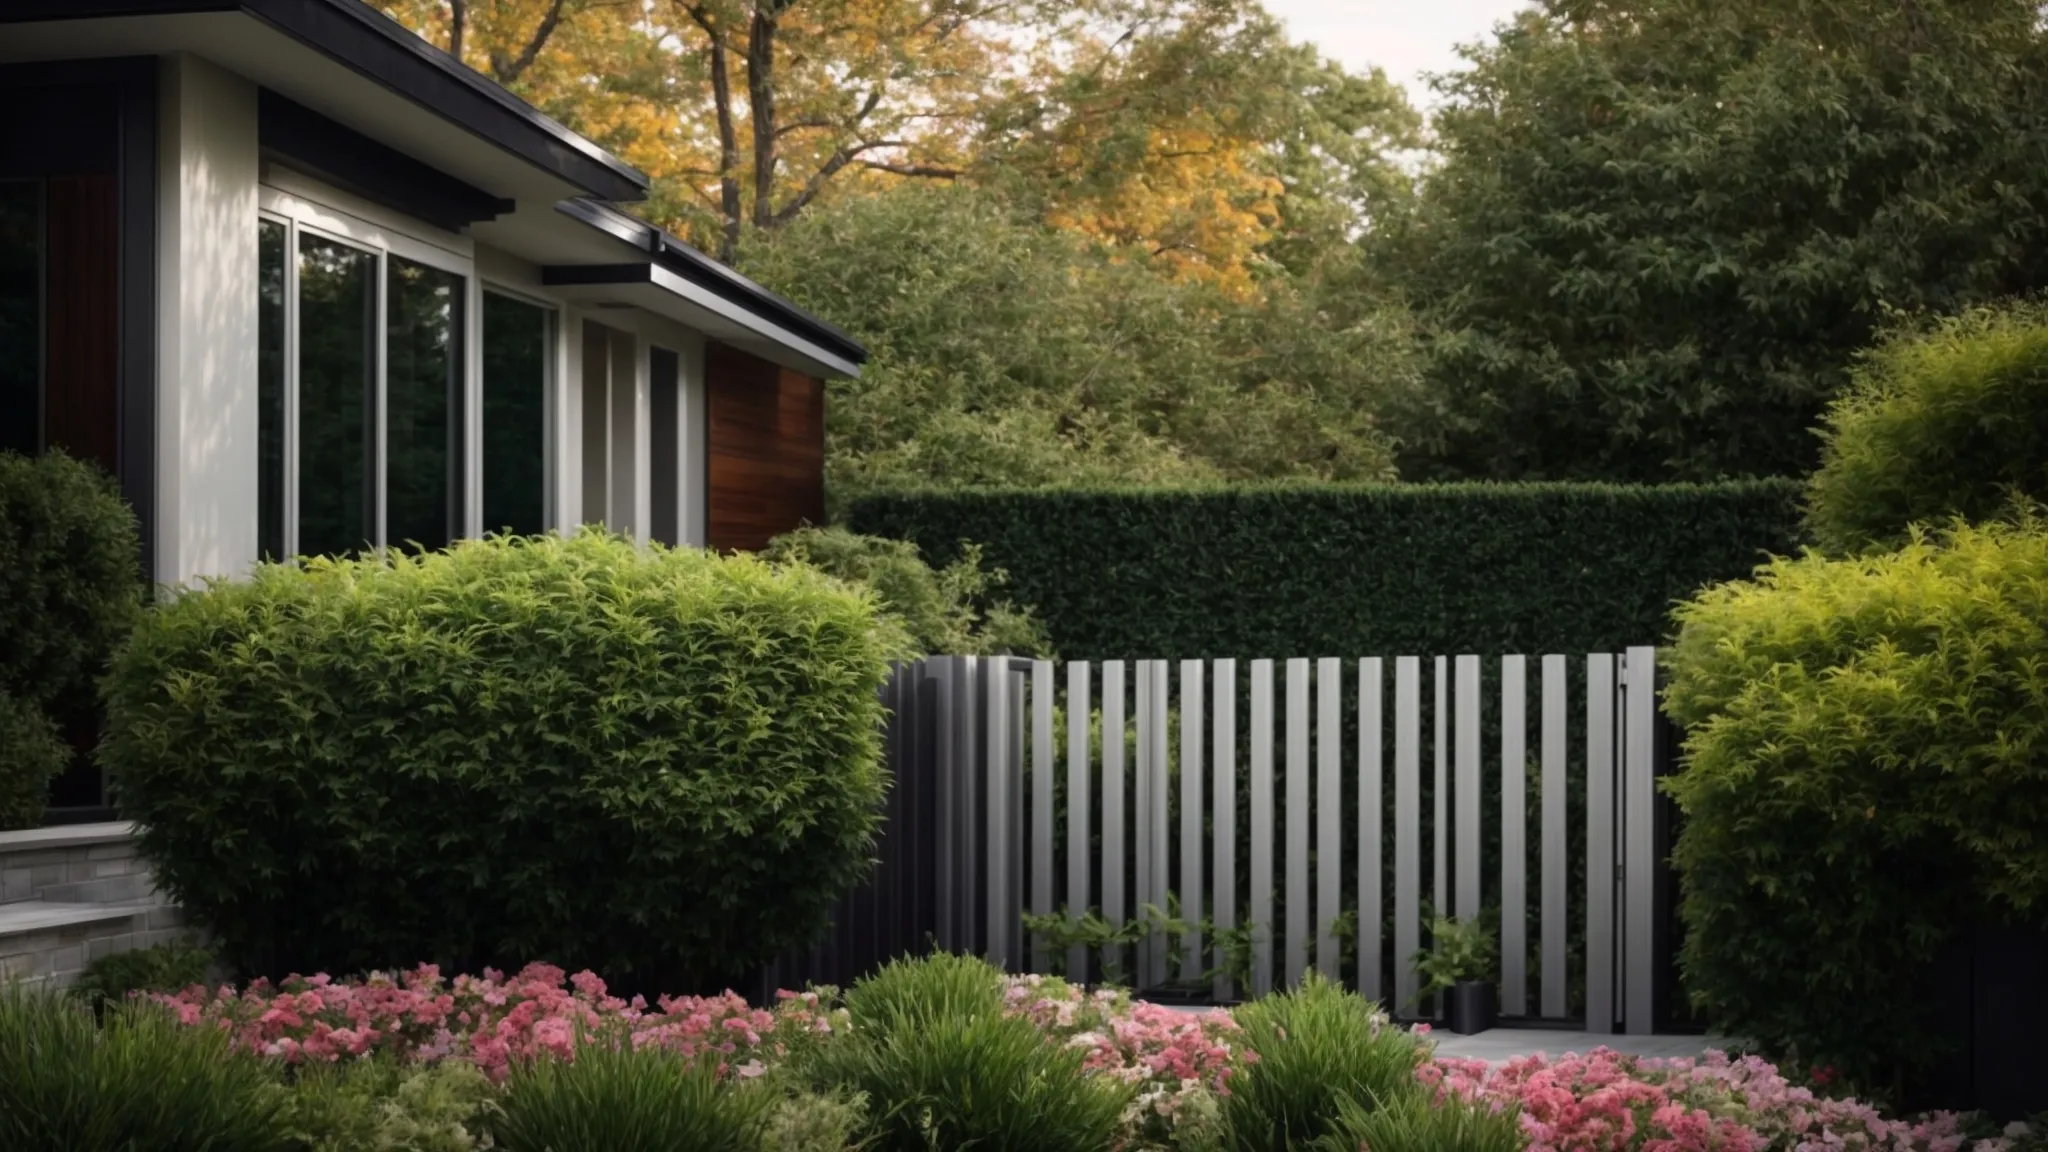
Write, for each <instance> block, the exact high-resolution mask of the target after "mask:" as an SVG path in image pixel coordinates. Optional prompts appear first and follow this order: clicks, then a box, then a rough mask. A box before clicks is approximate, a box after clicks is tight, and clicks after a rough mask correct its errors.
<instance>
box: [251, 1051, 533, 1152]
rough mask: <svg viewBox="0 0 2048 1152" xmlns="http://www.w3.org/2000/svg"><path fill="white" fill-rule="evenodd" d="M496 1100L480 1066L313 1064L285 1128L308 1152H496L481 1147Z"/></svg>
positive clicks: (302, 1070) (303, 1075)
mask: <svg viewBox="0 0 2048 1152" xmlns="http://www.w3.org/2000/svg"><path fill="white" fill-rule="evenodd" d="M497 1098H498V1092H497V1090H496V1088H495V1087H494V1086H493V1085H492V1084H491V1081H490V1080H489V1078H487V1077H486V1076H485V1075H484V1074H483V1072H482V1071H480V1070H479V1069H478V1068H477V1067H476V1066H475V1065H473V1064H466V1063H460V1062H455V1061H449V1062H446V1063H440V1064H415V1065H402V1064H400V1063H398V1062H397V1061H395V1060H390V1059H369V1060H352V1061H350V1062H348V1063H346V1064H306V1065H300V1066H299V1067H298V1068H297V1069H296V1070H295V1072H294V1081H293V1084H292V1089H291V1093H290V1095H289V1096H288V1097H287V1098H286V1102H285V1109H284V1114H283V1124H284V1129H285V1132H286V1133H287V1134H288V1135H289V1136H290V1138H291V1140H292V1143H293V1146H294V1147H296V1148H300V1149H304V1150H305V1152H472V1150H474V1149H478V1148H485V1147H489V1145H487V1144H484V1143H482V1140H483V1139H484V1134H485V1133H486V1132H487V1131H488V1128H487V1125H488V1123H489V1120H490V1118H491V1116H492V1115H493V1114H494V1113H495V1111H496V1108H497Z"/></svg>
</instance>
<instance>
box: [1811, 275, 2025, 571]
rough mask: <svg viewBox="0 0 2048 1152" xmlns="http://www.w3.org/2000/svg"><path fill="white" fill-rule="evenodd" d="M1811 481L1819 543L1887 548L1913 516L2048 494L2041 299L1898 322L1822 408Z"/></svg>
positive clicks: (1972, 514)
mask: <svg viewBox="0 0 2048 1152" xmlns="http://www.w3.org/2000/svg"><path fill="white" fill-rule="evenodd" d="M1824 435H1825V437H1826V441H1827V443H1826V447H1825V448H1824V449H1823V452H1822V461H1821V467H1820V469H1819V471H1817V472H1816V473H1815V474H1814V476H1813V478H1812V480H1811V482H1810V483H1809V485H1808V491H1807V512H1806V519H1807V526H1808V529H1809V530H1810V532H1811V533H1812V535H1813V538H1814V541H1815V543H1816V544H1817V545H1818V546H1819V547H1820V548H1821V549H1822V551H1825V552H1828V553H1830V554H1835V555H1853V554H1855V553H1859V552H1864V551H1867V550H1870V549H1884V548H1894V547H1897V546H1898V545H1900V544H1903V543H1904V542H1905V541H1906V539H1907V535H1908V533H1907V528H1908V526H1909V525H1912V524H1934V525H1938V524H1940V523H1943V522H1945V521H1947V520H1948V518H1949V517H1951V516H1962V517H1963V518H1964V519H1967V520H1970V521H1973V522H1974V521H1979V520H1983V519H1985V518H1988V517H1991V516H1995V515H1997V514H1999V513H2000V512H2002V511H2003V510H2004V508H2005V507H2006V505H2007V504H2008V502H2009V501H2010V500H2011V498H2012V497H2013V496H2014V495H2019V496H2024V497H2028V498H2034V499H2039V498H2042V497H2048V302H2025V303H2017V304H2009V305H2005V306H2002V307H1996V308H1980V309H1975V310H1972V311H1970V312H1966V313H1963V314H1962V315H1960V316H1955V317H1951V318H1948V319H1946V320H1942V321H1939V322H1937V323H1934V324H1932V325H1926V326H1921V327H1916V328H1908V329H1904V330H1901V331H1899V332H1897V333H1895V334H1894V335H1893V336H1891V337H1890V338H1889V339H1887V340H1885V341H1883V342H1882V343H1880V344H1879V345H1878V346H1877V347H1876V348H1874V349H1872V350H1871V351H1870V352H1869V353H1867V354H1866V355H1865V356H1864V358H1863V360H1862V362H1861V363H1860V364H1859V365H1858V366H1857V367H1856V369H1855V371H1854V373H1853V374H1852V380H1851V384H1850V386H1849V388H1848V389H1847V390H1846V391H1844V393H1843V394H1842V396H1841V397H1840V398H1839V399H1838V400H1836V401H1835V403H1834V405H1833V406H1832V407H1831V408H1830V410H1829V411H1828V413H1827V416H1826V427H1825V429H1824Z"/></svg>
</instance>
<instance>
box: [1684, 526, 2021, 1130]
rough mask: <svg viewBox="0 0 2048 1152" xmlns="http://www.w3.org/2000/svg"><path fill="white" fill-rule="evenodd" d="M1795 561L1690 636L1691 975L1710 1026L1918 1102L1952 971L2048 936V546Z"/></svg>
mask: <svg viewBox="0 0 2048 1152" xmlns="http://www.w3.org/2000/svg"><path fill="white" fill-rule="evenodd" d="M2044 527H2048V525H2044V524H2043V522H2042V521H2041V520H2040V519H2039V518H2038V516H2037V515H2036V514H2023V515H2022V516H2021V517H2020V519H2019V521H2018V522H2017V523H2012V524H2007V523H1992V524H1986V525H1981V526H1975V527H1972V526H1968V525H1962V524H1957V525H1954V526H1952V527H1951V528H1949V529H1948V530H1947V531H1945V532H1944V533H1943V534H1942V535H1940V536H1938V537H1928V536H1925V535H1919V536H1916V537H1915V538H1913V539H1912V540H1911V541H1910V542H1909V543H1908V544H1907V545H1906V546H1905V547H1904V548H1903V549H1901V550H1899V551H1897V552H1895V553H1887V554H1880V555H1873V556H1866V557H1861V558H1855V559H1841V560H1829V559H1824V558H1822V557H1820V556H1818V555H1811V554H1810V555H1807V556H1805V557H1803V558H1800V559H1780V560H1776V561H1773V562H1772V563H1771V564H1769V565H1767V566H1765V567H1764V568H1762V569H1760V570H1759V573H1758V578H1757V579H1756V580H1755V581H1754V582H1747V581H1745V582H1738V583H1732V584H1726V585H1722V586H1720V587H1717V588H1714V589H1710V590H1709V591H1707V592H1705V593H1703V594H1702V595H1700V596H1699V597H1698V598H1696V599H1695V600H1693V601H1691V602H1690V603H1688V604H1685V605H1683V606H1682V607H1681V608H1680V609H1679V610H1678V613H1677V620H1678V623H1679V625H1680V631H1679V635H1678V640H1677V642H1676V645H1675V646H1674V647H1673V648H1672V649H1671V650H1670V652H1669V654H1668V664H1669V668H1670V681H1669V685H1668V687H1667V689H1666V693H1665V708H1666V710H1667V712H1669V714H1670V715H1671V716H1672V717H1673V718H1674V719H1675V720H1677V721H1678V722H1679V723H1680V724H1681V725H1683V726H1684V727H1685V728H1686V730H1687V735H1686V741H1685V746H1684V754H1685V765H1684V768H1683V771H1682V772H1681V773H1680V774H1678V775H1677V776H1676V777H1675V778H1673V780H1672V781H1671V783H1670V785H1669V787H1670V790H1671V793H1672V794H1673V795H1674V796H1675V797H1676V798H1677V800H1678V802H1679V805H1680V806H1681V808H1682V809H1683V810H1684V813H1685V817H1686V819H1685V823H1684V826H1683V830H1682V832H1681V833H1680V836H1679V839H1678V842H1677V845H1676V849H1675V854H1674V859H1675V863H1676V865H1677V867H1678V868H1679V870H1680V873H1681V876H1682V879H1683V901H1682V905H1681V908H1682V914H1683V916H1684V919H1685V924H1686V929H1687V931H1686V934H1685V944H1684V951H1683V954H1682V964H1683V974H1684V980H1685V984H1686V986H1687V988H1688V989H1689V991H1690V993H1691V995H1692V997H1693V1000H1694V1002H1695V1004H1696V1006H1697V1007H1699V1008H1700V1009H1702V1010H1703V1012H1704V1014H1705V1016H1706V1018H1707V1022H1708V1023H1709V1024H1710V1025H1711V1026H1712V1027H1714V1028H1715V1029H1716V1030H1719V1031H1721V1032H1722V1033H1723V1034H1725V1035H1739V1036H1745V1037H1748V1038H1750V1039H1753V1040H1755V1041H1757V1042H1759V1043H1760V1044H1762V1045H1763V1046H1764V1047H1765V1048H1766V1050H1768V1051H1775V1052H1779V1053H1788V1052H1789V1053H1794V1054H1796V1055H1798V1056H1799V1057H1800V1058H1801V1060H1802V1061H1803V1062H1806V1063H1810V1064H1819V1063H1831V1064H1834V1065H1835V1066H1837V1067H1838V1068H1840V1069H1841V1070H1842V1071H1843V1072H1844V1073H1846V1074H1848V1075H1849V1076H1851V1077H1852V1078H1853V1079H1856V1080H1861V1081H1864V1082H1871V1081H1876V1082H1881V1083H1888V1084H1891V1085H1893V1086H1894V1089H1895V1090H1896V1089H1897V1088H1899V1087H1901V1086H1906V1087H1910V1081H1911V1079H1912V1077H1913V1076H1914V1075H1915V1073H1916V1072H1917V1071H1918V1070H1920V1069H1923V1068H1926V1067H1928V1066H1929V1065H1930V1063H1931V1062H1933V1061H1936V1060H1941V1059H1944V1058H1946V1056H1947V1055H1948V1054H1946V1053H1944V1052H1942V1051H1941V1050H1940V1045H1939V1044H1938V1043H1937V1042H1936V1039H1935V1037H1936V1033H1934V1032H1932V1031H1931V1028H1932V1027H1933V1026H1934V1024H1935V1021H1934V1020H1933V1019H1932V1017H1931V1010H1930V1004H1931V1003H1932V999H1933V998H1932V996H1931V995H1930V993H1931V992H1932V990H1933V989H1932V975H1931V972H1932V970H1931V968H1930V965H1931V964H1933V962H1934V960H1935V958H1936V956H1937V954H1938V952H1939V951H1940V949H1941V948H1942V947H1943V945H1944V944H1945V943H1946V942H1948V941H1951V940H1953V939H1956V938H1957V937H1958V935H1959V934H1960V933H1961V932H1962V931H1963V930H1965V929H1967V928H1968V927H1970V926H1971V925H1972V924H1973V922H1990V921H1994V920H1998V919H2009V918H2017V919H2018V920H2019V921H2020V922H2022V923H2024V922H2026V921H2029V920H2031V921H2032V922H2035V923H2039V922H2043V921H2048V908H2044V898H2048V668H2044V665H2043V653H2044V652H2048V531H2044Z"/></svg>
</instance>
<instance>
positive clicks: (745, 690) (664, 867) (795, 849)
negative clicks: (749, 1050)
mask: <svg viewBox="0 0 2048 1152" xmlns="http://www.w3.org/2000/svg"><path fill="white" fill-rule="evenodd" d="M875 619H876V618H875V612H874V607H873V604H872V602H871V601H870V600H869V599H868V598H867V597H866V596H864V595H862V594H860V593H857V592H853V591H849V590H847V589H846V588H844V587H843V586H840V585H837V584H835V583H834V582H832V581H830V580H828V579H827V578H825V577H823V576H821V575H819V574H818V573H815V572H811V571H808V570H804V569H798V568H790V569H781V570H778V569H776V568H773V567H771V566H770V565H768V564H766V563H763V562H761V561H759V560H756V559H753V558H749V557H720V556H716V555H713V554H709V553H704V552H699V551H696V550H669V549H665V548H660V547H654V548H646V549H642V548H638V547H635V546H634V545H633V544H632V543H631V542H629V541H627V540H624V539H621V538H616V537H611V536H606V535H603V534H601V533H594V532H586V533H582V534H579V535H577V536H575V537H572V538H567V539H565V538H561V537H542V538H534V539H525V538H521V539H498V538H493V539H487V540H474V541H464V542H462V543H459V544H457V545H455V546H454V547H453V548H450V549H449V550H448V551H446V552H444V553H436V554H431V555H425V556H392V557H391V558H389V559H388V560H379V559H375V558H370V559H363V560H356V561H335V560H313V561H308V562H307V563H306V566H305V567H304V568H300V567H296V566H288V565H276V566H268V565H267V566H263V567H260V568H259V569H258V570H257V571H256V573H255V574H254V576H253V578H252V579H250V580H248V581H246V582H241V583H227V582H216V583H212V584H209V585H208V586H207V587H205V588H203V589H199V590H195V591H191V592H188V593H187V594H185V595H183V596H180V597H179V598H177V599H176V600H175V601H173V602H171V603H169V604H167V605H165V606H164V607H162V608H160V609H159V610H158V611H156V612H154V613H152V614H151V615H150V616H149V618H148V619H147V620H146V621H145V622H144V624H143V626H142V627H141V628H140V629H139V630H138V631H137V633H136V637H135V640H134V642H133V643H132V644H130V645H129V647H128V648H127V649H125V650H124V652H123V654H122V655H121V657H120V659H119V660H118V661H117V662H116V664H115V667H114V670H113V672H112V674H111V675H110V677H109V681H108V690H107V692H108V712H109V715H108V720H109V734H108V737H107V739H106V741H105V742H104V743H103V745H102V749H101V751H102V755H103V757H104V759H105V762H106V763H107V764H108V766H109V768H110V769H111V770H112V771H113V773H114V774H115V778H116V781H117V782H118V784H119V787H120V788H121V794H122V802H123V805H124V808H125V810H126V811H127V812H128V814H129V815H131V816H133V817H134V818H135V819H136V820H137V821H138V822H139V823H140V824H141V825H142V827H143V831H142V833H141V844H142V848H143V850H144V852H145V853H146V854H147V855H148V856H149V857H150V859H151V860H152V862H153V863H154V864H155V866H156V869H157V877H158V880H159V882H160V883H161V884H162V885H163V886H164V887H165V888H166V889H167V890H168V891H169V892H170V893H172V894H173V895H174V896H175V897H176V898H177V900H178V901H179V902H180V903H181V904H182V905H183V906H184V907H185V908H186V910H187V911H189V912H190V913H192V914H193V915H194V916H195V917H196V918H197V919H198V920H199V921H201V922H202V923H204V924H205V925H207V926H208V927H209V928H210V929H212V931H213V933H214V937H215V940H216V941H217V947H218V948H219V949H220V950H221V952H222V954H223V956H224V958H226V959H228V960H230V961H231V962H233V963H235V964H237V965H239V966H241V967H242V968H243V969H244V970H255V971H264V972H279V971H293V970H296V971H314V970H322V969H324V970H333V971H360V970H364V969H371V968H393V967H397V966H398V965H400V964H411V963H415V962H417V961H418V960H419V959H420V958H422V957H426V958H430V959H433V960H436V961H439V962H441V963H443V964H444V965H445V966H447V967H449V968H451V969H455V968H468V969H470V970H474V969H475V968H478V967H481V966H483V965H485V964H489V963H493V962H497V963H499V964H500V965H502V966H506V967H509V966H510V965H509V964H507V963H505V962H506V961H507V960H509V959H513V958H517V959H519V960H522V961H523V960H524V959H525V958H526V957H529V956H543V957H546V958H548V959H550V960H553V961H556V962H558V963H561V964H564V965H565V966H569V967H590V968H595V969H598V970H600V971H604V972H606V973H607V974H608V975H612V976H613V977H614V978H615V979H616V978H620V977H622V976H624V975H625V974H628V973H630V974H631V975H632V978H633V979H635V980H636V981H638V982H639V983H640V984H641V985H642V986H644V987H649V988H650V989H659V990H667V991H684V990H690V989H693V988H698V987H702V986H704V985H705V984H707V983H712V982H715V981H720V980H724V979H728V978H731V977H732V976H735V975H737V974H739V973H741V972H743V971H744V970H745V969H747V968H748V967H750V966H752V965H754V964H757V963H760V962H762V961H764V960H766V959H767V958H768V957H770V956H772V955H774V954H775V953H777V952H779V951H781V950H782V949H784V948H788V947H794V946H800V945H805V944H808V943H809V942H810V941H811V940H812V938H813V937H814V936H815V935H816V934H817V932H818V931H819V930H820V928H821V927H822V926H823V925H824V923H825V918H826V916H827V914H828V911H829V909H830V907H831V905H832V903H833V902H834V901H835V900H836V899H837V898H838V897H839V895H840V894H841V893H843V892H844V891H846V890H847V889H848V888H849V887H850V886H851V885H853V884H854V883H855V882H857V881H858V880H859V878H860V876H861V875H862V874H863V873H864V872H865V870H866V869H867V867H868V864H869V859H870V857H869V852H870V843H871V840H872V838H873V836H874V834H875V831H876V827H877V822H878V812H879V807H878V806H879V803H880V801H881V798H882V795H883V790H884V787H885V781H884V775H883V771H882V768H881V764H880V740H881V720H882V706H881V703H880V697H879V694H878V693H879V688H880V685H881V683H882V680H883V677H884V676H885V675H886V673H887V671H888V660H889V657H890V656H891V655H892V653H891V652H890V651H889V650H888V649H887V648H886V646H885V644H884V640H883V638H882V636H881V635H880V633H879V632H878V630H877V628H876V627H875Z"/></svg>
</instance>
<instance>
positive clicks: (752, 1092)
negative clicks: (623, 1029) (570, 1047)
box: [491, 1038, 775, 1152]
mask: <svg viewBox="0 0 2048 1152" xmlns="http://www.w3.org/2000/svg"><path fill="white" fill-rule="evenodd" d="M595 1039H596V1038H591V1039H590V1040H586V1041H585V1042H584V1043H582V1044H580V1045H579V1046H578V1047H577V1051H576V1058H575V1059H574V1060H573V1061H572V1060H562V1059H556V1058H554V1057H541V1058H539V1059H535V1060H531V1061H525V1062H521V1063H517V1064H514V1065H513V1066H512V1079H511V1080H510V1081H509V1082H508V1083H507V1084H506V1091H505V1098H504V1102H503V1103H502V1104H501V1105H500V1111H499V1114H498V1115H497V1116H496V1118H494V1119H493V1120H492V1122H491V1133H492V1136H493V1137H494V1138H495V1139H496V1140H497V1143H498V1146H499V1147H501V1148H503V1149H505V1152H565V1150H567V1149H572V1148H574V1149H583V1148H589V1149H598V1148H602V1149H604V1150H605V1152H675V1150H676V1149H681V1148H687V1149H690V1150H691V1152H753V1150H755V1149H759V1148H760V1147H761V1146H762V1139H763V1135H764V1130H765V1127H766V1123H767V1115H768V1109H769V1108H770V1107H771V1106H772V1105H774V1103H775V1097H774V1096H773V1095H772V1094H771V1093H769V1092H767V1091H764V1090H762V1089H759V1088H755V1087H750V1086H746V1085H735V1084H732V1083H729V1082H725V1081H721V1079H720V1078H719V1075H718V1063H717V1061H716V1060H715V1059H713V1058H710V1057H699V1058H696V1059H686V1058H684V1057H681V1056H678V1055H676V1054H675V1053H673V1052H664V1051H662V1050H661V1049H659V1048H635V1047H634V1046H633V1045H631V1044H630V1043H627V1044H616V1043H604V1042H592V1041H594V1040H595Z"/></svg>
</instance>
